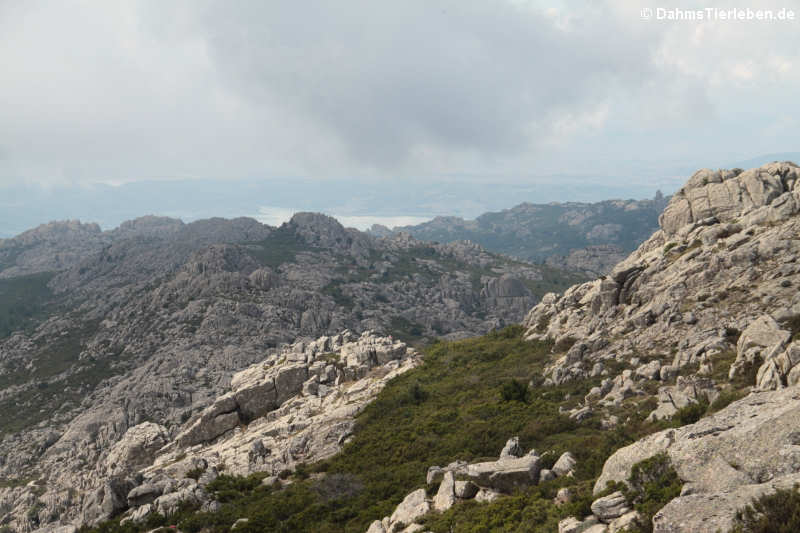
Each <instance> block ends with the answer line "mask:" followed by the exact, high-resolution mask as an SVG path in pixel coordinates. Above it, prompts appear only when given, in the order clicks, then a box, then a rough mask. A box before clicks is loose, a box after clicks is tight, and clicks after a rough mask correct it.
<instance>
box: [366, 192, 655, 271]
mask: <svg viewBox="0 0 800 533" xmlns="http://www.w3.org/2000/svg"><path fill="white" fill-rule="evenodd" d="M668 201H669V198H668V197H667V198H665V197H664V196H663V195H661V193H658V194H657V195H656V196H655V198H653V199H651V200H607V201H603V202H597V203H581V202H566V203H550V204H532V203H527V202H526V203H522V204H519V205H517V206H515V207H512V208H510V209H505V210H503V211H500V212H493V213H484V214H483V215H481V216H479V217H477V218H476V219H475V220H464V219H462V218H459V217H452V216H440V217H436V218H434V219H433V220H431V221H429V222H425V223H422V224H418V225H416V226H402V227H396V228H393V229H391V230H390V229H389V228H386V227H383V226H378V225H376V226H373V227H372V229H371V230H370V232H371V233H372V234H374V235H378V236H388V235H391V234H393V233H398V232H405V233H408V234H410V235H412V236H414V237H416V238H418V239H421V240H426V241H438V242H445V243H446V242H453V241H456V240H470V241H473V242H476V243H478V244H480V245H481V246H483V247H484V248H486V249H487V250H491V251H494V252H498V253H503V254H506V255H510V256H513V257H518V258H521V259H524V260H526V261H533V262H547V263H548V264H551V265H553V266H558V267H561V268H568V269H571V270H576V271H580V272H583V273H585V274H587V275H588V276H590V277H594V276H598V275H602V274H605V273H606V272H608V271H609V270H610V269H611V268H612V267H613V266H614V265H615V264H617V263H618V262H619V261H621V260H622V259H623V258H624V257H625V255H626V254H627V253H629V252H631V251H633V250H634V249H635V248H636V247H637V246H638V245H639V244H640V243H641V242H642V241H644V240H645V239H647V238H648V237H649V236H650V234H651V233H653V232H654V231H655V230H656V229H657V228H658V216H659V214H660V213H661V211H662V210H663V209H664V207H665V206H666V205H667V202H668Z"/></svg>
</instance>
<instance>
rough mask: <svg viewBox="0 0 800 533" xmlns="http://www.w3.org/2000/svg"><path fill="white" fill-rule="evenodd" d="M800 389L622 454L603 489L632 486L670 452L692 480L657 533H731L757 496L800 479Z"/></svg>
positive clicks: (753, 401) (733, 408) (761, 398)
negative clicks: (648, 462) (645, 467)
mask: <svg viewBox="0 0 800 533" xmlns="http://www.w3.org/2000/svg"><path fill="white" fill-rule="evenodd" d="M798 423H800V390H798V389H796V388H787V389H782V390H778V391H771V392H762V393H757V394H751V395H750V396H748V397H746V398H744V399H742V400H739V401H737V402H734V403H732V404H730V405H729V406H728V407H726V408H725V409H723V410H721V411H719V412H717V413H714V414H712V415H710V416H708V417H706V418H702V419H701V420H700V421H699V422H697V423H695V424H691V425H688V426H683V427H681V428H677V429H669V430H665V431H662V432H659V433H656V434H654V435H651V436H648V437H645V438H644V439H642V440H640V441H638V442H636V443H634V444H632V445H630V446H627V447H625V448H622V449H620V450H618V451H617V452H616V453H614V454H613V455H612V456H611V457H610V458H609V459H608V461H606V464H605V465H604V467H603V472H602V474H601V475H600V478H599V479H598V480H597V483H596V484H595V491H599V490H602V489H603V488H604V487H605V486H606V483H607V482H608V481H612V480H613V481H624V480H626V479H627V477H628V475H629V474H630V469H631V467H632V466H633V465H634V464H635V463H637V462H639V461H642V460H644V459H647V458H649V457H652V456H654V455H656V454H658V453H660V452H666V453H667V455H668V456H669V458H670V459H671V461H672V464H673V466H674V467H675V470H676V471H677V473H678V475H679V476H680V478H681V479H682V480H684V481H685V483H686V485H685V486H684V492H683V494H684V495H682V496H680V497H678V498H676V499H675V500H673V501H672V502H670V503H669V504H668V505H667V506H666V507H665V508H664V509H662V510H661V511H660V512H659V513H658V514H657V515H656V517H655V518H654V520H653V524H654V525H655V531H659V532H668V531H669V532H673V531H674V532H677V531H681V532H687V533H688V532H700V531H716V530H717V529H720V530H722V531H727V530H728V529H729V528H730V527H731V526H732V519H733V516H734V515H735V511H736V510H737V509H739V508H742V507H744V506H745V505H747V504H748V503H749V502H750V499H751V498H752V497H753V495H756V494H762V493H765V492H770V491H773V490H774V488H775V487H791V486H792V484H793V483H795V482H797V481H799V480H800V434H799V433H798V431H797V427H798Z"/></svg>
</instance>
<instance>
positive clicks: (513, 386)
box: [500, 379, 530, 403]
mask: <svg viewBox="0 0 800 533" xmlns="http://www.w3.org/2000/svg"><path fill="white" fill-rule="evenodd" d="M500 397H501V398H503V401H504V402H522V403H528V399H529V397H530V391H529V390H528V386H527V385H526V384H525V383H522V382H521V381H517V380H516V379H512V380H511V381H507V382H505V383H503V386H502V387H500Z"/></svg>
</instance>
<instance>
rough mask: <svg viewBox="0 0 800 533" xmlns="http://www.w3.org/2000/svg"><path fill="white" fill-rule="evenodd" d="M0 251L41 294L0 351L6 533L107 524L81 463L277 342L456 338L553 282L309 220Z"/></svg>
mask: <svg viewBox="0 0 800 533" xmlns="http://www.w3.org/2000/svg"><path fill="white" fill-rule="evenodd" d="M62 247H63V248H64V249H70V250H73V251H74V254H72V255H69V256H66V255H65V256H63V257H62V255H61V251H60V250H61V249H62ZM2 250H4V251H5V255H3V256H2V257H3V258H4V259H3V261H4V263H3V269H2V273H0V275H2V276H4V278H5V279H4V280H3V282H4V283H8V284H12V285H13V284H15V283H22V280H24V281H25V282H26V283H28V282H33V281H35V282H36V283H40V284H41V287H40V288H41V289H42V291H43V294H45V297H43V299H42V301H41V302H40V303H41V305H40V307H39V308H38V309H36V310H35V311H36V312H32V313H31V317H30V318H29V319H26V320H23V321H22V322H19V324H21V325H22V326H24V327H21V328H20V329H18V330H17V331H16V332H14V333H13V334H11V335H9V336H7V337H6V338H4V339H2V340H0V387H2V388H1V389H0V407H1V408H2V410H1V411H0V432H2V436H3V440H2V442H0V480H2V481H0V511H2V512H0V515H1V516H0V522H2V524H6V525H8V524H12V526H11V527H13V528H14V529H15V530H18V531H20V532H24V531H31V530H34V529H36V528H37V527H40V526H41V527H44V526H46V525H47V524H57V523H81V522H82V521H93V520H95V519H98V518H99V517H101V516H107V513H106V511H107V509H108V505H111V504H106V503H102V502H107V501H109V502H110V501H116V500H115V498H117V496H118V495H119V494H118V493H119V490H118V489H119V487H117V488H114V485H113V483H112V485H111V486H110V487H111V488H108V487H106V488H103V485H102V483H103V480H104V479H107V478H106V477H104V476H106V473H98V472H100V471H99V470H97V469H98V468H101V465H102V464H105V463H103V461H105V458H106V457H107V456H108V454H109V453H111V452H112V449H113V448H114V446H115V444H116V443H118V442H119V441H120V440H121V439H123V438H124V436H125V435H126V434H127V432H128V430H129V429H130V428H133V427H138V426H140V425H141V424H143V423H148V422H153V423H156V424H157V425H158V426H159V428H158V431H156V432H155V433H153V432H152V431H149V430H148V431H145V432H144V435H145V436H143V437H141V438H143V439H144V440H145V441H147V442H153V443H160V442H161V441H162V439H167V440H172V439H174V438H175V437H176V436H177V435H178V434H179V433H180V432H181V431H183V429H182V428H183V426H184V424H185V423H186V422H187V421H191V420H194V419H195V417H197V416H199V415H200V414H201V413H202V412H203V410H204V409H205V408H207V407H209V405H212V404H213V402H214V399H215V398H216V396H217V395H218V394H219V392H220V391H221V390H225V389H226V388H227V387H229V386H230V384H231V379H232V376H233V374H234V373H235V372H237V371H239V370H241V369H243V368H246V367H247V366H248V365H251V364H253V363H255V362H257V361H262V360H264V358H265V357H267V356H268V355H269V354H276V353H277V352H278V351H280V350H281V346H283V345H285V344H286V343H287V342H292V343H294V342H296V341H297V340H298V339H303V338H306V339H309V338H316V337H318V336H320V335H325V334H330V335H333V334H338V333H340V332H341V331H343V330H346V329H349V330H351V331H354V332H364V331H367V330H377V331H382V332H391V333H394V334H395V335H399V336H400V337H402V338H404V339H407V340H418V339H421V338H424V337H426V336H430V337H434V336H443V337H448V336H450V337H460V336H466V335H474V334H477V333H481V332H484V331H487V330H490V329H492V328H495V327H498V326H501V325H503V324H506V323H511V322H514V321H517V320H519V319H521V317H522V316H523V314H524V312H525V311H526V310H527V309H528V308H529V307H530V306H531V305H532V304H533V303H535V302H536V301H537V300H538V297H537V292H538V291H541V290H542V288H543V287H544V286H546V285H547V284H548V283H549V281H548V280H549V279H552V277H553V275H554V271H553V270H552V269H550V270H548V269H545V268H543V267H540V266H535V265H530V264H525V263H522V262H519V261H513V260H510V259H508V258H503V257H500V256H496V255H493V254H490V253H487V252H486V251H484V250H483V249H481V248H480V247H478V246H477V245H474V244H469V243H455V244H449V245H430V244H427V243H422V242H419V241H416V240H414V239H413V238H410V237H408V236H407V235H398V236H394V237H392V238H389V239H376V238H374V237H370V236H368V235H366V234H363V233H360V232H358V231H356V230H350V229H346V228H343V227H342V226H341V225H340V224H338V223H337V222H336V221H335V220H333V219H331V218H329V217H325V216H323V215H316V214H311V213H306V214H298V215H296V216H295V217H294V218H293V219H292V221H291V222H289V223H287V224H285V225H284V226H282V227H280V228H270V227H268V226H264V225H261V224H259V223H258V222H256V221H253V220H250V219H236V220H222V219H212V220H209V221H200V222H195V223H192V224H184V223H182V222H180V221H176V220H173V219H165V218H156V217H146V218H143V219H138V220H136V221H132V222H130V223H126V224H123V225H122V226H120V227H119V228H117V229H116V230H113V231H110V232H100V231H99V230H98V228H97V227H96V226H87V225H82V224H78V223H64V224H52V225H48V226H45V227H42V228H39V229H37V230H35V231H33V232H28V233H26V234H24V235H23V236H20V237H18V238H15V239H10V240H6V241H4V242H3V243H2ZM54 254H55V255H58V256H59V259H58V260H57V261H51V260H48V259H47V258H48V257H50V256H51V255H54ZM54 268H59V269H61V270H58V271H56V272H52V271H51V269H54ZM44 271H48V274H47V276H44V277H37V276H39V275H38V274H37V276H33V277H31V276H30V275H31V274H34V273H37V272H40V273H41V272H44ZM21 274H24V275H21ZM545 276H548V279H547V280H546V279H544V278H545ZM569 279H570V278H569V277H565V278H563V281H562V282H561V283H567V282H568V280H569ZM31 280H33V281H31ZM4 287H5V286H4ZM538 293H539V294H541V292H538ZM356 366H357V365H349V366H345V369H344V370H345V371H346V370H347V368H350V367H354V368H355V367H356ZM358 372H361V371H360V370H359V371H358ZM345 377H346V379H348V380H353V379H356V378H362V377H363V376H362V375H361V374H358V375H349V374H348V375H346V376H345ZM334 379H335V378H334ZM310 386H312V387H313V385H310ZM328 386H329V385H328V384H327V383H321V384H320V385H319V386H318V388H319V389H322V390H324V389H325V387H328ZM370 387H371V386H370ZM370 390H372V389H370ZM343 394H344V393H343ZM347 394H353V395H356V396H357V393H356V391H350V392H348V393H347ZM370 394H372V392H370ZM345 397H346V395H345ZM326 398H327V397H326ZM284 399H285V398H283V397H281V398H280V400H281V402H283V400H284ZM276 401H277V400H276ZM326 401H327V400H326ZM337 405H338V404H335V403H334V404H332V405H327V404H326V405H325V408H326V409H328V408H330V409H333V410H335V409H336V408H337ZM347 409H352V407H347ZM347 409H345V410H347ZM230 413H231V411H226V412H225V413H224V414H226V415H228V417H227V420H228V421H229V422H232V421H233V420H234V417H233V416H232V415H231V414H230ZM242 413H243V414H241V416H243V417H244V418H239V420H240V421H241V420H244V419H246V418H248V417H250V416H252V413H250V414H248V413H246V412H242ZM237 416H239V415H237ZM291 416H295V415H290V417H291ZM317 422H318V423H319V424H324V423H327V422H325V421H324V420H320V421H317ZM331 423H333V422H331ZM337 423H338V422H337ZM345 426H346V424H345ZM342 427H344V426H342ZM151 429H152V428H151ZM136 438H139V437H136ZM190 440H191V439H190ZM181 442H183V443H186V442H188V441H181ZM148 446H149V445H148ZM146 447H147V446H146ZM134 463H135V464H138V463H136V462H135V461H134ZM112 470H113V469H112ZM103 472H105V471H103ZM109 472H110V471H109ZM101 474H102V475H101ZM114 475H116V474H114ZM98 483H100V485H98ZM121 486H123V485H121ZM124 486H127V485H124ZM70 487H71V489H70ZM97 487H100V488H97ZM95 489H97V490H100V489H102V490H103V491H105V492H103V494H104V495H102V496H101V495H100V493H96V492H93V491H95ZM120 490H121V489H120ZM109 491H111V492H109ZM111 493H114V494H116V495H117V496H113V497H112V496H110V494H111ZM92 494H94V496H92ZM106 496H108V498H111V499H107V498H106ZM114 505H116V504H114ZM112 507H114V506H112ZM114 508H115V509H116V507H114ZM91 509H94V510H91ZM97 509H100V511H98V510H97ZM104 513H106V514H104ZM2 524H0V525H2ZM47 527H50V526H47Z"/></svg>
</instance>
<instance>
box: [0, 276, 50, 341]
mask: <svg viewBox="0 0 800 533" xmlns="http://www.w3.org/2000/svg"><path fill="white" fill-rule="evenodd" d="M52 278H53V274H52V273H50V272H46V273H42V274H32V275H30V276H18V277H15V278H9V279H0V339H3V338H5V337H8V336H9V335H10V334H11V333H13V332H15V331H18V330H20V329H24V328H26V327H27V326H29V325H30V324H31V323H32V322H33V321H34V320H35V319H36V318H41V317H42V315H43V313H44V312H45V310H46V307H47V303H48V302H49V301H50V300H52V298H53V293H52V291H51V290H50V288H49V287H48V286H47V284H48V283H49V282H50V280H51V279H52Z"/></svg>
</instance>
